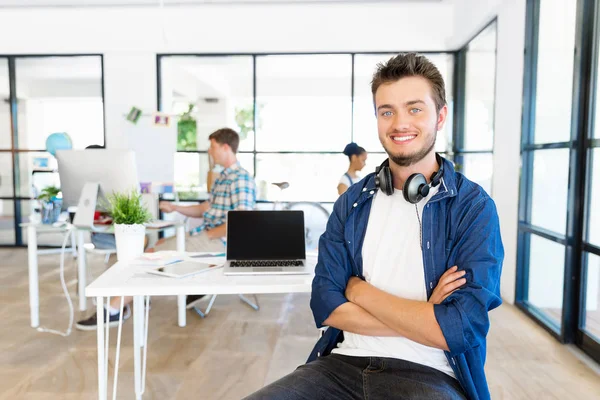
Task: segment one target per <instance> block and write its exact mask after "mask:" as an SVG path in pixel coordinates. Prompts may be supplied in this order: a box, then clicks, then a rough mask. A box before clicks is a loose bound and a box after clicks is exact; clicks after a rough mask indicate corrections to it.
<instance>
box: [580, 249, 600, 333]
mask: <svg viewBox="0 0 600 400" xmlns="http://www.w3.org/2000/svg"><path fill="white" fill-rule="evenodd" d="M583 328H584V329H585V330H586V331H587V332H588V333H590V334H592V335H593V336H595V337H596V340H597V341H599V342H600V257H599V256H597V255H595V254H591V253H588V254H587V277H586V286H585V325H584V326H583Z"/></svg>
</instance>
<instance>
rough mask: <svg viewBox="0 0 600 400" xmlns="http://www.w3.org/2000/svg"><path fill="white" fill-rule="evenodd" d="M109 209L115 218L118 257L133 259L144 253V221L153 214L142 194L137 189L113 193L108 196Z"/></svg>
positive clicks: (120, 258) (120, 259)
mask: <svg viewBox="0 0 600 400" xmlns="http://www.w3.org/2000/svg"><path fill="white" fill-rule="evenodd" d="M108 203H109V207H108V209H109V210H108V211H109V213H110V215H111V217H112V219H113V224H114V225H113V226H114V229H115V242H116V245H117V259H118V260H119V261H127V260H132V259H134V258H136V257H139V256H140V255H141V254H142V253H144V236H145V233H146V226H145V225H144V223H146V222H148V221H150V220H151V219H152V215H151V214H150V212H149V211H148V209H147V208H146V207H145V206H144V204H143V203H142V195H141V194H139V193H138V192H137V191H136V190H132V191H131V192H130V193H112V194H111V195H109V196H108Z"/></svg>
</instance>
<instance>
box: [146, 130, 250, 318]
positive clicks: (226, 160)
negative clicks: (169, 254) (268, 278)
mask: <svg viewBox="0 0 600 400" xmlns="http://www.w3.org/2000/svg"><path fill="white" fill-rule="evenodd" d="M208 139H209V140H210V147H209V148H208V155H209V156H210V157H211V158H212V160H214V163H215V164H218V165H220V166H222V167H223V168H224V169H223V171H222V172H221V173H220V175H218V176H217V177H216V179H215V180H214V183H213V184H212V185H211V188H210V198H209V200H208V201H205V202H204V203H201V204H198V205H193V206H180V205H176V204H173V203H172V202H167V201H162V202H160V204H159V207H160V209H161V211H163V212H166V213H171V212H178V213H180V214H183V215H185V216H187V217H193V218H202V219H203V221H202V224H201V225H200V226H199V227H198V228H196V229H195V231H194V232H193V235H192V236H190V237H188V238H187V240H186V245H185V246H186V247H185V248H186V250H187V251H195V252H200V251H210V252H213V251H224V250H225V236H226V234H227V225H226V222H227V221H226V217H227V212H228V211H230V210H252V209H254V206H255V204H256V184H255V182H254V178H253V177H252V175H250V173H249V172H248V171H246V170H245V169H244V168H242V166H241V165H240V163H239V161H238V160H237V156H236V154H237V149H238V146H239V143H240V137H239V135H238V134H237V132H235V131H234V130H232V129H229V128H223V129H219V130H217V131H215V132H213V133H212V134H211V135H210V136H209V137H208ZM209 180H210V177H209ZM174 248H175V242H174V238H170V239H167V241H166V242H164V243H160V244H157V246H156V250H157V251H158V250H168V249H174ZM202 297H204V296H203V295H192V296H188V298H187V301H186V303H187V307H188V308H191V307H193V306H194V304H195V303H196V302H197V301H198V300H200V299H201V298H202Z"/></svg>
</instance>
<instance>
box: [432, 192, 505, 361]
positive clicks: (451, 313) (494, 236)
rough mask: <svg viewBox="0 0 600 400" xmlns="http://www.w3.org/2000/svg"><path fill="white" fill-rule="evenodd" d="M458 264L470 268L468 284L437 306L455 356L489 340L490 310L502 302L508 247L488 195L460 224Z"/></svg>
mask: <svg viewBox="0 0 600 400" xmlns="http://www.w3.org/2000/svg"><path fill="white" fill-rule="evenodd" d="M451 252H455V254H456V258H455V260H456V262H455V263H454V264H455V265H457V266H458V268H459V270H465V271H466V275H465V277H466V279H467V283H466V285H465V287H463V288H461V289H460V290H457V291H456V292H454V293H453V294H452V295H450V296H448V297H447V298H446V299H445V300H444V301H443V302H442V303H441V304H436V305H435V306H434V313H435V317H436V320H437V322H438V324H439V325H440V328H441V330H442V333H443V335H444V338H445V339H446V343H447V344H448V348H449V349H450V354H451V355H452V356H455V355H458V354H462V353H464V352H466V351H468V350H471V349H473V348H475V347H477V346H479V345H480V344H481V343H483V342H484V341H485V337H486V335H487V332H488V330H489V326H490V322H489V317H488V312H489V311H491V310H493V309H494V308H496V307H498V306H499V305H500V304H502V300H501V298H500V274H501V271H502V262H503V259H504V249H503V246H502V239H501V236H500V224H499V221H498V214H497V211H496V206H495V204H494V202H493V200H492V199H490V198H489V197H486V198H484V199H482V200H480V201H479V203H477V204H476V205H475V206H474V207H471V208H470V209H469V211H468V213H467V215H466V216H465V217H464V219H463V220H462V222H461V223H460V225H459V228H458V230H457V240H456V244H455V245H454V246H453V249H452V250H451Z"/></svg>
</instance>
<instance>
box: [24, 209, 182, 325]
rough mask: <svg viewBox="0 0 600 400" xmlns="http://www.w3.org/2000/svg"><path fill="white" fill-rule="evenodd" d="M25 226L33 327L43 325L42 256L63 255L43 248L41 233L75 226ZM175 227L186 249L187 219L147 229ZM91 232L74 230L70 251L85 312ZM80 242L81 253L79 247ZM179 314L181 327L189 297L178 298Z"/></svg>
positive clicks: (59, 251) (180, 242) (80, 307)
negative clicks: (39, 240)
mask: <svg viewBox="0 0 600 400" xmlns="http://www.w3.org/2000/svg"><path fill="white" fill-rule="evenodd" d="M20 226H21V227H23V228H27V256H28V265H29V267H28V271H29V308H30V318H31V327H32V328H37V327H38V326H40V290H39V271H38V255H42V254H60V253H61V249H60V248H59V249H44V250H39V249H38V245H37V235H38V234H42V233H50V232H52V233H56V232H59V233H60V232H63V233H64V232H67V230H68V229H69V228H72V226H71V225H64V226H61V227H56V226H52V225H44V224H41V223H39V222H38V223H35V222H30V223H23V224H21V225H20ZM173 227H175V228H176V229H177V239H176V240H177V251H180V252H184V251H185V226H184V224H183V222H180V221H173V225H171V226H168V227H164V228H146V229H147V231H149V232H151V231H154V232H157V231H160V230H165V229H169V228H173ZM87 231H90V229H71V232H70V235H71V246H72V247H71V248H69V249H70V251H71V252H72V253H73V256H75V255H77V281H78V285H77V297H78V299H79V310H80V311H85V310H86V309H87V304H86V298H85V287H86V283H87V282H86V281H87V275H86V268H87V266H86V257H85V248H84V244H85V243H84V234H85V232H87ZM75 243H77V252H76V248H75ZM177 307H178V315H179V326H182V327H183V326H185V324H186V315H185V296H180V297H178V299H177Z"/></svg>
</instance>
